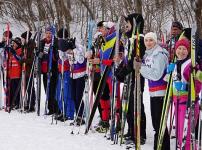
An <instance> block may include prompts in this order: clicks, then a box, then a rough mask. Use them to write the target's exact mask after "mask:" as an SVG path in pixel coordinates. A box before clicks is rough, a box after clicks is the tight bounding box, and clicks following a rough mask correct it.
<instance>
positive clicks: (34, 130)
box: [0, 87, 153, 150]
mask: <svg viewBox="0 0 202 150" xmlns="http://www.w3.org/2000/svg"><path fill="white" fill-rule="evenodd" d="M145 91H147V87H146V89H145ZM44 99H45V94H44V92H43V93H42V100H43V101H42V102H41V105H42V109H41V114H43V110H44V107H43V106H44ZM144 104H145V111H146V115H147V141H146V144H145V145H143V146H142V150H152V148H153V127H152V124H151V117H150V103H149V95H148V92H144ZM51 121H52V119H51V116H49V117H46V118H45V117H44V116H43V115H41V116H37V115H36V113H27V114H24V113H20V112H17V111H12V112H11V113H10V114H8V113H6V112H4V111H3V110H1V111H0V130H1V131H0V150H67V149H69V150H123V149H125V146H124V144H123V146H119V145H112V142H111V141H109V140H107V139H106V138H104V134H99V133H96V132H92V131H90V132H89V134H88V135H84V129H85V126H82V127H81V128H80V129H79V128H78V127H75V128H74V130H73V131H74V135H72V134H71V131H72V129H73V128H72V126H69V124H70V122H71V121H66V122H65V123H62V122H58V124H57V125H56V124H55V121H54V124H51ZM96 122H97V120H96V119H95V121H94V124H95V123H96ZM79 130H80V132H79V133H80V134H77V133H78V131H79Z"/></svg>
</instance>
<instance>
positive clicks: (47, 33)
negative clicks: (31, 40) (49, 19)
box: [45, 31, 52, 41]
mask: <svg viewBox="0 0 202 150" xmlns="http://www.w3.org/2000/svg"><path fill="white" fill-rule="evenodd" d="M51 35H52V34H51V32H50V31H46V33H45V37H46V39H47V40H48V41H50V40H51Z"/></svg>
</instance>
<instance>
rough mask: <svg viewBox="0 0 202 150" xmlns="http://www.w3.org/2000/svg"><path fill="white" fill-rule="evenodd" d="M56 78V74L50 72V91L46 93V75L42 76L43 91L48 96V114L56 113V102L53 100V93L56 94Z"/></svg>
mask: <svg viewBox="0 0 202 150" xmlns="http://www.w3.org/2000/svg"><path fill="white" fill-rule="evenodd" d="M57 77H58V73H54V72H52V76H51V79H50V87H49V88H50V89H49V93H47V92H46V90H47V74H43V84H44V89H45V92H46V95H47V94H49V95H48V96H49V99H48V110H49V113H56V112H57V111H58V105H57V101H56V99H55V93H56V85H57Z"/></svg>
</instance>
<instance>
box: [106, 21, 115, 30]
mask: <svg viewBox="0 0 202 150" xmlns="http://www.w3.org/2000/svg"><path fill="white" fill-rule="evenodd" d="M103 26H104V27H106V28H109V29H110V28H112V27H113V26H115V24H114V23H113V22H111V21H108V22H103Z"/></svg>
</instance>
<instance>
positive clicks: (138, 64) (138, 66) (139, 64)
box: [133, 58, 141, 70]
mask: <svg viewBox="0 0 202 150" xmlns="http://www.w3.org/2000/svg"><path fill="white" fill-rule="evenodd" d="M140 68H141V62H140V61H137V59H136V58H134V60H133V69H135V70H140Z"/></svg>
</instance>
